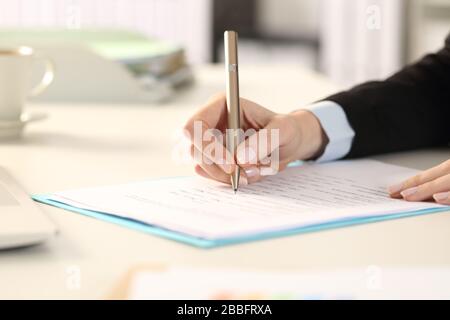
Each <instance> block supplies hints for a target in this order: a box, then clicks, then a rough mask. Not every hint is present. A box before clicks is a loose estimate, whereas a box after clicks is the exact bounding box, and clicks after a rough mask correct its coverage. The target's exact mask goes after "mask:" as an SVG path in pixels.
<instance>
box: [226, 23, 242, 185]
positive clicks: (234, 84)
mask: <svg viewBox="0 0 450 320" xmlns="http://www.w3.org/2000/svg"><path fill="white" fill-rule="evenodd" d="M224 42H225V74H226V78H227V84H226V86H227V90H226V96H227V110H228V126H227V143H226V145H227V149H228V151H229V152H230V153H231V155H232V156H233V158H235V154H236V148H237V146H238V145H239V143H240V137H241V134H240V129H241V121H240V114H241V112H240V106H239V75H238V48H237V47H238V44H237V42H238V34H237V32H235V31H225V33H224ZM240 172H241V169H240V168H239V166H236V170H235V171H234V172H233V173H232V174H231V187H232V188H233V191H234V193H236V192H237V190H238V188H239V176H240Z"/></svg>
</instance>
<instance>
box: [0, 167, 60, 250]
mask: <svg viewBox="0 0 450 320" xmlns="http://www.w3.org/2000/svg"><path fill="white" fill-rule="evenodd" d="M55 233H56V226H55V224H54V223H53V222H52V221H51V220H50V219H49V218H48V217H47V216H46V215H44V213H43V212H41V211H40V210H39V208H38V207H37V205H36V204H35V203H34V202H33V200H32V199H31V198H30V196H29V195H28V194H27V193H26V192H24V191H23V189H22V188H21V187H20V186H19V185H18V183H17V182H16V181H14V179H13V178H12V177H11V175H9V174H8V173H7V172H6V170H5V169H3V168H1V167H0V249H6V248H13V247H22V246H28V245H33V244H37V243H40V242H42V241H45V240H46V239H48V238H50V237H51V236H53V235H54V234H55Z"/></svg>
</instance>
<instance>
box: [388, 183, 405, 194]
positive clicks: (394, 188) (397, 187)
mask: <svg viewBox="0 0 450 320" xmlns="http://www.w3.org/2000/svg"><path fill="white" fill-rule="evenodd" d="M402 189H403V183H398V184H394V185H392V186H390V187H389V188H388V191H389V193H390V194H394V193H399V192H400V191H402Z"/></svg>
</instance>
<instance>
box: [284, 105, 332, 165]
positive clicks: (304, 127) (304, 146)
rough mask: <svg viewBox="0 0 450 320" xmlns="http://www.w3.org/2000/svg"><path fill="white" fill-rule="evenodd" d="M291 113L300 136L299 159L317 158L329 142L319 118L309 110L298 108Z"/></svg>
mask: <svg viewBox="0 0 450 320" xmlns="http://www.w3.org/2000/svg"><path fill="white" fill-rule="evenodd" d="M290 115H291V116H292V117H293V118H294V121H295V123H296V127H297V130H298V133H299V136H300V146H299V148H298V154H297V155H298V156H297V159H299V160H312V159H317V158H318V157H320V156H321V155H322V154H323V152H324V150H325V148H326V146H327V144H328V137H327V135H326V133H325V131H324V130H323V128H322V125H321V124H320V121H319V119H317V117H316V116H315V115H314V114H313V113H312V112H310V111H308V110H298V111H295V112H293V113H291V114H290Z"/></svg>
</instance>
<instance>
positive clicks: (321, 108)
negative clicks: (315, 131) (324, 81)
mask: <svg viewBox="0 0 450 320" xmlns="http://www.w3.org/2000/svg"><path fill="white" fill-rule="evenodd" d="M305 109H306V110H309V111H311V112H312V113H313V114H314V115H315V116H316V117H317V118H318V119H319V121H320V124H321V125H322V128H323V130H324V131H325V133H326V134H327V136H328V139H329V142H328V144H327V146H326V148H325V151H324V152H323V154H322V155H321V156H320V157H319V158H318V159H317V160H316V161H318V162H325V161H332V160H337V159H340V158H343V157H345V155H347V153H349V151H350V148H351V147H352V142H353V137H354V136H355V131H353V129H352V127H351V126H350V123H349V122H348V119H347V116H346V115H345V112H344V110H342V107H341V106H340V105H339V104H337V103H335V102H333V101H321V102H318V103H314V104H312V105H310V106H307V107H306V108H305Z"/></svg>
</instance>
